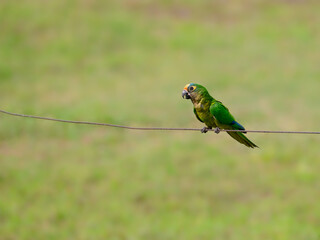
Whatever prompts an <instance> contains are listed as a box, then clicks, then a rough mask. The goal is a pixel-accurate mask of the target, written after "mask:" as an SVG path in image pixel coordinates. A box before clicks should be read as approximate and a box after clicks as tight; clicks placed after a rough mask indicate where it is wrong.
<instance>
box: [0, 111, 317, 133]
mask: <svg viewBox="0 0 320 240" xmlns="http://www.w3.org/2000/svg"><path fill="white" fill-rule="evenodd" d="M0 112H1V113H4V114H7V115H11V116H16V117H24V118H35V119H41V120H48V121H55V122H64V123H75V124H86V125H96V126H106V127H116V128H125V129H131V130H142V131H151V130H161V131H201V129H199V128H168V127H130V126H123V125H117V124H110V123H97V122H87V121H70V120H63V119H56V118H49V117H40V116H33V115H26V114H19V113H12V112H7V111H4V110H1V109H0ZM208 131H214V129H208ZM220 131H222V132H251V133H291V134H320V132H308V131H267V130H229V129H220Z"/></svg>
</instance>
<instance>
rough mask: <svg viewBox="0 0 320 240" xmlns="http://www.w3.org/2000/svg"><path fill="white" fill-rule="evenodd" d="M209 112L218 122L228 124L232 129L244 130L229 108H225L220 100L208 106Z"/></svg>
mask: <svg viewBox="0 0 320 240" xmlns="http://www.w3.org/2000/svg"><path fill="white" fill-rule="evenodd" d="M210 112H211V114H212V115H213V116H214V117H215V118H216V120H217V121H218V122H219V123H220V124H223V125H228V126H230V127H231V128H232V129H237V130H245V128H244V127H243V126H242V125H241V124H240V123H238V122H237V121H236V120H235V119H234V117H233V116H232V115H231V113H230V112H229V109H228V108H226V107H225V106H224V105H223V104H222V103H221V102H219V101H216V102H214V103H212V104H211V106H210ZM243 133H246V132H243Z"/></svg>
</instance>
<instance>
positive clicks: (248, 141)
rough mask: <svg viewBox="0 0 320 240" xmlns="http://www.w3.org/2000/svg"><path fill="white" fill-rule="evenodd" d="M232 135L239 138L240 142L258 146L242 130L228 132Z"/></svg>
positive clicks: (252, 146)
mask: <svg viewBox="0 0 320 240" xmlns="http://www.w3.org/2000/svg"><path fill="white" fill-rule="evenodd" d="M227 133H228V134H229V135H230V136H231V137H233V138H234V139H235V140H237V141H238V142H239V143H242V144H244V145H246V146H247V147H251V148H255V147H257V148H258V146H257V145H255V144H254V143H253V142H251V141H250V140H249V139H248V138H247V137H246V136H245V135H244V134H243V133H242V132H227Z"/></svg>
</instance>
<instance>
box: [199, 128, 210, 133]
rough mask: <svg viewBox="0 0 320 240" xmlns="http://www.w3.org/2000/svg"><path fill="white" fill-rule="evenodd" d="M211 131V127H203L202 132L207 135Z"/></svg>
mask: <svg viewBox="0 0 320 240" xmlns="http://www.w3.org/2000/svg"><path fill="white" fill-rule="evenodd" d="M209 129H212V128H211V127H203V128H202V129H201V132H202V133H207V132H208V131H209Z"/></svg>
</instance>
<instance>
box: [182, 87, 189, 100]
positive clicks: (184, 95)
mask: <svg viewBox="0 0 320 240" xmlns="http://www.w3.org/2000/svg"><path fill="white" fill-rule="evenodd" d="M182 98H185V99H190V98H191V97H190V95H189V93H188V91H187V89H186V88H184V89H183V91H182Z"/></svg>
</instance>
